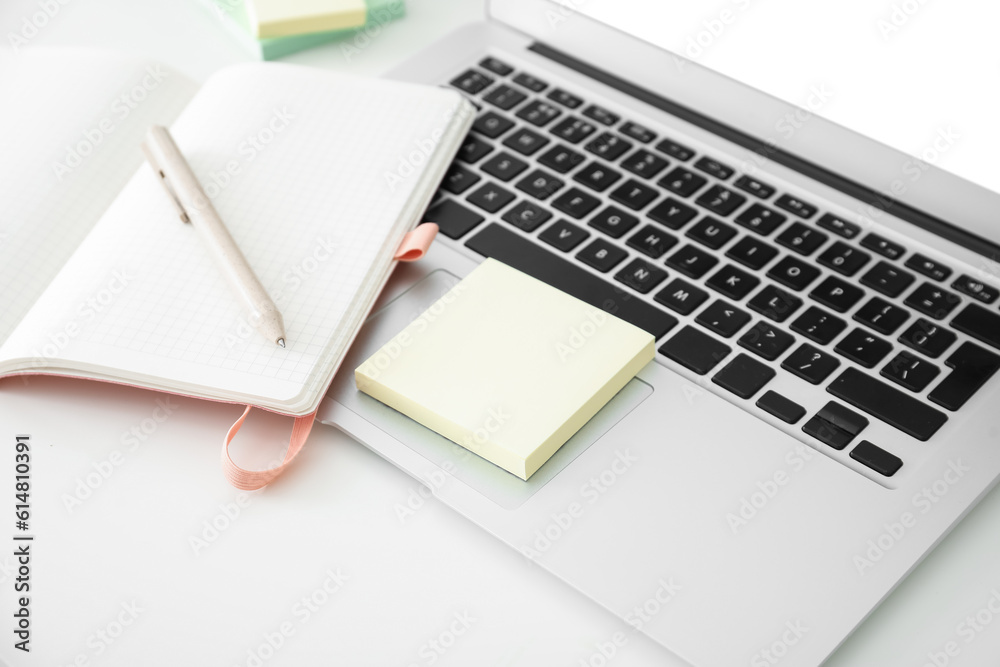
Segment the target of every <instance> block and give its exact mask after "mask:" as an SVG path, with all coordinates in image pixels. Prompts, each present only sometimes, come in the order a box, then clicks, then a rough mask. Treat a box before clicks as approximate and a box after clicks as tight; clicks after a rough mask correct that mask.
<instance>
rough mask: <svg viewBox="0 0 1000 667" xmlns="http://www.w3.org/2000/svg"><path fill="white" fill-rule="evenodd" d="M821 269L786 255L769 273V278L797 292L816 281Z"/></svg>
mask: <svg viewBox="0 0 1000 667" xmlns="http://www.w3.org/2000/svg"><path fill="white" fill-rule="evenodd" d="M818 275H819V269H817V268H816V267H815V266H812V265H810V264H806V263H804V262H802V261H800V260H798V259H796V258H794V257H792V256H791V255H785V256H784V257H782V258H781V261H779V262H778V263H777V264H775V265H774V266H772V267H771V270H770V271H768V272H767V277H768V278H772V279H774V280H777V281H778V282H779V283H781V284H782V285H784V286H785V287H791V288H792V289H793V290H795V291H796V292H800V291H802V290H803V289H805V288H806V286H807V285H809V283H811V282H812V281H814V280H816V276H818Z"/></svg>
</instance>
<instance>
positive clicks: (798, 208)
mask: <svg viewBox="0 0 1000 667" xmlns="http://www.w3.org/2000/svg"><path fill="white" fill-rule="evenodd" d="M774 205H775V206H777V207H778V208H783V209H785V210H786V211H788V212H789V213H793V214H795V215H797V216H799V217H800V218H806V219H809V218H811V217H813V216H814V215H816V207H815V206H813V205H812V204H810V203H808V202H804V201H802V200H801V199H796V198H795V197H793V196H791V195H781V196H780V197H778V198H777V199H775V200H774Z"/></svg>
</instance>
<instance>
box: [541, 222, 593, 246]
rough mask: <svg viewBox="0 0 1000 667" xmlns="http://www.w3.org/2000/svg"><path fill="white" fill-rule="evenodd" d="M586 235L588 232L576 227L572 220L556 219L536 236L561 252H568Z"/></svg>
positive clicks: (581, 241)
mask: <svg viewBox="0 0 1000 667" xmlns="http://www.w3.org/2000/svg"><path fill="white" fill-rule="evenodd" d="M588 236H590V232H588V231H585V230H584V229H581V228H580V227H577V226H576V225H574V224H573V223H572V222H568V221H566V220H557V221H555V222H554V223H552V224H551V225H549V228H548V229H546V230H545V231H544V232H542V233H541V234H539V235H538V238H540V239H542V240H543V241H545V242H546V243H548V244H549V245H551V246H552V247H554V248H558V249H559V250H562V251H563V252H569V251H570V250H572V249H573V248H575V247H577V246H578V245H580V244H581V243H583V241H584V240H585V239H586V238H587V237H588Z"/></svg>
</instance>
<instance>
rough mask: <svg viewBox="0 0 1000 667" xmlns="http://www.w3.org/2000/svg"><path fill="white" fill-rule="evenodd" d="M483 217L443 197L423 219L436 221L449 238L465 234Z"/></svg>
mask: <svg viewBox="0 0 1000 667" xmlns="http://www.w3.org/2000/svg"><path fill="white" fill-rule="evenodd" d="M485 219H486V218H484V217H483V216H481V215H479V214H478V213H474V212H473V211H470V210H469V209H467V208H465V207H464V206H462V205H461V204H459V203H458V202H456V201H452V200H451V199H445V200H444V201H443V202H441V203H440V204H438V205H436V206H435V207H434V208H432V209H431V210H429V211H427V213H426V214H425V215H424V220H425V221H427V222H434V223H437V226H438V227H439V228H440V230H441V233H442V234H444V235H445V236H447V237H448V238H450V239H457V238H459V237H461V236H465V234H467V233H468V232H469V230H471V229H472V228H473V227H475V226H476V225H478V224H479V223H481V222H482V221H483V220H485Z"/></svg>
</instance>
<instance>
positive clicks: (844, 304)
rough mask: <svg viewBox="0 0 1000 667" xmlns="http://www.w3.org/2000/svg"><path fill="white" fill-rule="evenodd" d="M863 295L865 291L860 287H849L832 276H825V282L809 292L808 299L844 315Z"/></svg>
mask: <svg viewBox="0 0 1000 667" xmlns="http://www.w3.org/2000/svg"><path fill="white" fill-rule="evenodd" d="M864 295H865V291H864V290H863V289H861V288H860V287H855V286H854V285H849V284H848V283H845V282H844V281H843V280H841V279H840V278H834V277H833V276H827V278H826V280H824V281H823V282H821V283H820V284H819V285H817V286H816V287H815V289H813V291H812V292H809V298H810V299H813V300H815V301H818V302H819V303H821V304H823V305H824V306H827V307H828V308H833V309H834V310H835V311H837V312H838V313H846V312H847V311H848V310H850V309H851V308H853V307H854V304H856V303H857V302H858V301H860V300H861V297H863V296H864Z"/></svg>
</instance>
